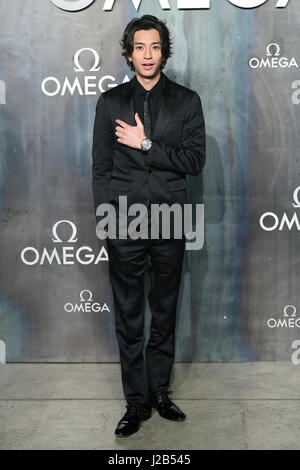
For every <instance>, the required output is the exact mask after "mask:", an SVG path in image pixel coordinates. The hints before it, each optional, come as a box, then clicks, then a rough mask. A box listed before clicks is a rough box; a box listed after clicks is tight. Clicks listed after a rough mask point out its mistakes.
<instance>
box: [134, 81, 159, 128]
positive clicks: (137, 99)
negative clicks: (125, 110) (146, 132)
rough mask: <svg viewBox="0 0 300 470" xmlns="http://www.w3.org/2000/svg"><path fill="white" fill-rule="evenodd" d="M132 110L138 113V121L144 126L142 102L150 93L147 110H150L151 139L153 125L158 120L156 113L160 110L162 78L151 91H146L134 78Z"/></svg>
mask: <svg viewBox="0 0 300 470" xmlns="http://www.w3.org/2000/svg"><path fill="white" fill-rule="evenodd" d="M134 82H135V83H134V109H135V112H136V113H138V115H139V117H140V120H141V121H142V123H143V124H144V100H145V95H146V93H148V92H149V91H151V95H150V97H149V108H150V117H151V129H152V137H153V132H154V128H155V124H156V121H157V118H158V113H159V109H160V103H161V96H162V76H160V79H159V80H158V82H157V83H156V84H155V85H154V87H152V88H151V90H149V91H148V90H146V89H145V88H144V87H143V85H141V83H140V82H139V81H138V79H137V78H136V76H135V80H134Z"/></svg>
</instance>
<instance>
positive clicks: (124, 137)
mask: <svg viewBox="0 0 300 470" xmlns="http://www.w3.org/2000/svg"><path fill="white" fill-rule="evenodd" d="M135 120H136V126H130V125H129V124H126V122H124V121H121V120H120V119H116V122H117V123H118V124H119V126H117V127H116V135H117V136H118V139H117V141H118V142H119V143H120V144H124V145H128V147H132V148H134V149H139V150H141V142H142V140H144V139H146V136H145V130H144V125H143V123H142V121H141V120H140V117H139V115H138V113H135Z"/></svg>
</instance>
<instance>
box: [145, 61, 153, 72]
mask: <svg viewBox="0 0 300 470" xmlns="http://www.w3.org/2000/svg"><path fill="white" fill-rule="evenodd" d="M153 65H154V64H153V63H152V62H150V63H148V64H147V63H146V64H143V67H144V68H145V69H146V70H149V69H151V68H152V67H153Z"/></svg>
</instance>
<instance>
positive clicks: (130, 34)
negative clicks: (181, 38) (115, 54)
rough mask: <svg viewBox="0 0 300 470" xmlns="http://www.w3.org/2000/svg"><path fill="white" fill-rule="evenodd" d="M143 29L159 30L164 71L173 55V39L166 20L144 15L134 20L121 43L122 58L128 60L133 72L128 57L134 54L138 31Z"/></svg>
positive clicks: (129, 24) (127, 27) (128, 26)
mask: <svg viewBox="0 0 300 470" xmlns="http://www.w3.org/2000/svg"><path fill="white" fill-rule="evenodd" d="M141 29H145V30H149V29H157V31H158V32H159V36H160V40H161V42H162V48H161V52H162V56H163V60H162V63H161V67H160V69H161V70H162V69H163V68H164V67H165V66H166V63H167V61H168V59H169V58H170V57H171V55H172V43H173V41H172V39H171V38H170V31H169V29H168V28H167V26H166V20H165V21H162V20H159V19H158V18H156V16H152V15H143V16H142V17H141V18H133V20H131V21H130V22H129V23H128V25H127V26H126V28H125V31H124V33H123V37H122V39H121V41H120V45H121V47H122V56H123V57H125V58H126V60H127V65H128V67H129V68H130V69H131V70H135V68H134V65H133V63H132V62H131V61H130V60H128V56H131V55H132V52H133V39H134V34H135V33H136V31H139V30H141Z"/></svg>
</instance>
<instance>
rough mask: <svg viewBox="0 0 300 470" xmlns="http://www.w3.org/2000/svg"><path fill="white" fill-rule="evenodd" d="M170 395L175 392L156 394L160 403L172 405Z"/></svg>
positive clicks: (159, 392) (168, 391)
mask: <svg viewBox="0 0 300 470" xmlns="http://www.w3.org/2000/svg"><path fill="white" fill-rule="evenodd" d="M170 393H173V390H167V391H158V392H155V396H156V398H157V401H159V403H162V404H170V402H171V400H170V398H169V397H168V395H169V394H170Z"/></svg>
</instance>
